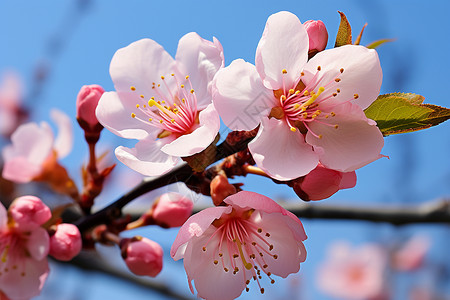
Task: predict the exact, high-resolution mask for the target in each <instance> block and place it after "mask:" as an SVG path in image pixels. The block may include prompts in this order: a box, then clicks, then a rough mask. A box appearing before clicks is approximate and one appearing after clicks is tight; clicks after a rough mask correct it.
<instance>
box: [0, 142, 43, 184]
mask: <svg viewBox="0 0 450 300" xmlns="http://www.w3.org/2000/svg"><path fill="white" fill-rule="evenodd" d="M9 150H11V148H10V147H5V148H4V149H3V153H8V152H10V151H9ZM41 172H42V166H39V165H35V164H33V163H30V161H28V160H27V159H26V158H25V157H22V156H19V157H14V158H12V159H9V160H6V161H5V164H4V165H3V171H2V177H3V178H5V179H8V180H11V181H14V182H19V183H25V182H30V181H31V180H33V178H35V177H36V176H38V175H39V174H40V173H41Z"/></svg>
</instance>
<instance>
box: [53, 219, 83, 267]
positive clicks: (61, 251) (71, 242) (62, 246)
mask: <svg viewBox="0 0 450 300" xmlns="http://www.w3.org/2000/svg"><path fill="white" fill-rule="evenodd" d="M81 245H82V244H81V234H80V231H79V230H78V228H77V227H76V226H75V225H73V224H65V223H63V224H59V225H57V227H56V232H55V234H53V235H52V236H51V237H50V252H49V254H50V255H51V256H53V257H54V258H56V259H58V260H62V261H69V260H71V259H72V258H74V257H75V256H77V255H78V253H80V251H81Z"/></svg>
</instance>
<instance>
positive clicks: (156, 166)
mask: <svg viewBox="0 0 450 300" xmlns="http://www.w3.org/2000/svg"><path fill="white" fill-rule="evenodd" d="M164 139H165V140H166V141H163V140H162V139H159V140H156V141H154V140H150V139H146V140H141V141H139V142H138V143H137V144H136V146H135V147H134V148H132V149H130V148H127V147H123V146H119V147H117V148H116V150H115V154H116V157H117V159H118V160H120V161H121V162H122V163H124V164H125V165H127V166H128V167H130V168H131V169H133V170H135V171H137V172H139V173H141V174H143V175H146V176H159V175H162V174H164V173H167V172H169V171H170V170H171V169H172V168H173V167H174V166H175V165H176V164H177V162H178V159H177V158H176V157H173V156H170V155H167V154H165V153H164V152H162V151H161V147H162V146H164V145H165V143H167V142H170V141H171V140H170V137H166V138H164Z"/></svg>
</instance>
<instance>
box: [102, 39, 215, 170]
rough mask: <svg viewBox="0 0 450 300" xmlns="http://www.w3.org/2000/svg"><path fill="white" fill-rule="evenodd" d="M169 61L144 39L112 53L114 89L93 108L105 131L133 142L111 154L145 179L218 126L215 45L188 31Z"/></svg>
mask: <svg viewBox="0 0 450 300" xmlns="http://www.w3.org/2000/svg"><path fill="white" fill-rule="evenodd" d="M175 58H176V59H175V60H174V59H173V58H172V57H171V56H170V55H169V54H168V53H167V52H166V51H165V50H164V49H163V48H162V47H161V46H160V45H159V44H157V43H156V42H155V41H153V40H150V39H142V40H139V41H137V42H134V43H132V44H130V45H129V46H127V47H125V48H122V49H120V50H118V51H117V52H116V54H115V55H114V57H113V59H112V61H111V66H110V74H111V78H112V80H113V82H114V85H115V88H116V91H115V92H107V93H105V94H103V96H102V98H101V99H100V102H99V104H98V106H97V110H96V115H97V118H98V120H99V122H100V123H101V124H102V125H103V126H104V127H105V128H107V129H109V130H110V131H111V132H113V133H115V134H116V135H118V136H120V137H123V138H127V139H137V140H139V141H138V143H137V144H136V146H135V147H134V148H131V149H130V148H127V147H123V146H120V147H118V148H116V151H115V153H116V156H117V158H118V159H119V160H120V161H121V162H123V163H124V164H125V165H127V166H128V167H130V168H131V169H133V170H135V171H138V172H140V173H142V174H144V175H148V176H156V175H161V174H163V173H166V172H168V171H169V170H170V169H172V168H173V167H174V166H175V165H176V164H177V163H178V162H179V157H187V156H191V155H193V154H195V153H198V152H201V151H202V150H204V149H206V148H207V147H208V146H209V145H210V144H211V143H212V142H213V141H214V139H215V137H216V135H217V133H218V131H219V127H220V119H219V116H218V114H217V112H216V111H215V109H214V106H213V105H212V100H211V86H210V85H211V81H212V79H213V77H214V75H215V73H216V72H217V70H219V69H220V68H221V67H222V66H223V63H224V58H223V50H222V46H221V44H220V43H219V41H218V40H217V39H215V38H214V40H213V42H210V41H207V40H204V39H202V38H201V37H200V36H199V35H198V34H196V33H193V32H191V33H188V34H186V35H185V36H183V37H182V38H181V39H180V41H179V43H178V49H177V54H176V57H175Z"/></svg>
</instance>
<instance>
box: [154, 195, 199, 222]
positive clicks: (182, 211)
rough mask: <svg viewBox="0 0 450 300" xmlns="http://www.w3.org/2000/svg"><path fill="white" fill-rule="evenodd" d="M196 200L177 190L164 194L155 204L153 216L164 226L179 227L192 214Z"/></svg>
mask: <svg viewBox="0 0 450 300" xmlns="http://www.w3.org/2000/svg"><path fill="white" fill-rule="evenodd" d="M193 207H194V202H192V200H191V199H189V198H187V197H184V196H183V195H181V194H179V193H175V192H169V193H165V194H162V195H161V197H159V199H158V200H157V202H156V204H155V205H154V206H153V211H152V218H153V220H154V221H155V222H156V223H157V224H159V225H160V226H163V227H179V226H181V225H183V223H184V222H186V220H187V219H188V218H189V217H190V216H191V214H192V208H193Z"/></svg>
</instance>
